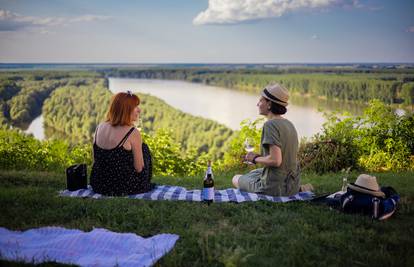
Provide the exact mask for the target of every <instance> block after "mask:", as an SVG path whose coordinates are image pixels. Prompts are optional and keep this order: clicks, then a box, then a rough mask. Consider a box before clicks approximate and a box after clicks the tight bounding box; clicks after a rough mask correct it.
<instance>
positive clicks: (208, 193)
mask: <svg viewBox="0 0 414 267" xmlns="http://www.w3.org/2000/svg"><path fill="white" fill-rule="evenodd" d="M202 199H203V200H213V199H214V187H207V188H203V194H202Z"/></svg>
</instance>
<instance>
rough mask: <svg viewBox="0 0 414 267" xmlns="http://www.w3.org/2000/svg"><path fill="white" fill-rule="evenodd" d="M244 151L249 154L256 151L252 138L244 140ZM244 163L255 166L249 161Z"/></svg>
mask: <svg viewBox="0 0 414 267" xmlns="http://www.w3.org/2000/svg"><path fill="white" fill-rule="evenodd" d="M244 150H246V152H247V153H249V152H253V151H254V146H253V140H252V139H251V138H246V140H244ZM244 163H246V164H253V163H252V162H250V161H247V160H246V161H245V162H244Z"/></svg>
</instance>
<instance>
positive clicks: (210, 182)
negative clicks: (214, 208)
mask: <svg viewBox="0 0 414 267" xmlns="http://www.w3.org/2000/svg"><path fill="white" fill-rule="evenodd" d="M202 200H203V201H204V202H206V203H207V204H209V205H210V203H211V202H213V201H214V179H213V171H212V169H211V161H208V165H207V171H206V175H205V176H204V181H203V191H202Z"/></svg>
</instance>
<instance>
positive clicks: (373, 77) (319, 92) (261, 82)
mask: <svg viewBox="0 0 414 267" xmlns="http://www.w3.org/2000/svg"><path fill="white" fill-rule="evenodd" d="M99 72H101V73H103V74H104V75H105V76H106V77H120V78H122V77H129V78H145V79H173V80H185V81H189V82H195V83H204V84H209V85H216V86H221V87H225V88H231V89H235V90H242V91H247V92H252V93H257V92H260V90H261V89H262V88H263V87H264V86H266V85H267V84H269V83H271V82H278V83H281V84H283V85H285V86H286V87H287V88H289V90H290V92H292V93H297V94H300V95H303V96H317V97H321V98H325V99H328V100H339V101H349V102H362V103H367V102H368V101H369V100H371V99H379V100H381V101H382V102H384V103H387V104H402V105H404V106H412V105H413V104H414V70H413V69H397V70H389V69H380V70H372V69H370V70H364V69H349V68H292V69H222V68H204V69H203V68H181V69H168V68H164V69H161V68H152V69H133V68H128V69H122V68H118V69H106V70H99Z"/></svg>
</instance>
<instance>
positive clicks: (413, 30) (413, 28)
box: [406, 26, 414, 32]
mask: <svg viewBox="0 0 414 267" xmlns="http://www.w3.org/2000/svg"><path fill="white" fill-rule="evenodd" d="M406 32H414V26H410V27H408V29H407V30H406Z"/></svg>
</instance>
